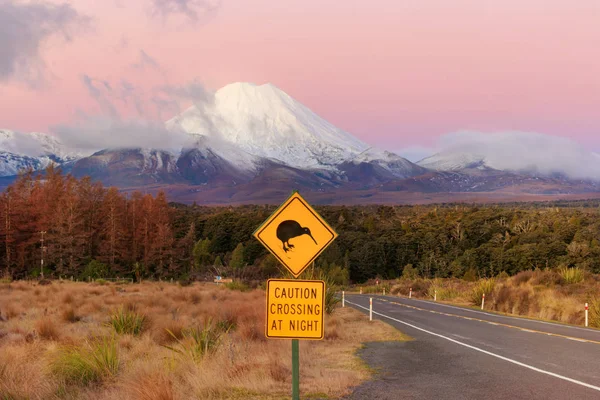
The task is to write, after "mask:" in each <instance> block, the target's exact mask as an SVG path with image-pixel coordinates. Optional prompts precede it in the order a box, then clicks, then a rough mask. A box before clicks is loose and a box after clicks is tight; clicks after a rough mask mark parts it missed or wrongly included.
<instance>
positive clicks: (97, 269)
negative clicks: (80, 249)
mask: <svg viewBox="0 0 600 400" xmlns="http://www.w3.org/2000/svg"><path fill="white" fill-rule="evenodd" d="M107 275H108V267H107V266H106V264H103V263H101V262H100V261H98V260H92V261H90V262H89V263H88V265H86V267H85V269H84V270H83V272H82V274H81V276H80V278H81V279H83V280H86V281H87V280H88V279H97V278H101V277H103V276H107Z"/></svg>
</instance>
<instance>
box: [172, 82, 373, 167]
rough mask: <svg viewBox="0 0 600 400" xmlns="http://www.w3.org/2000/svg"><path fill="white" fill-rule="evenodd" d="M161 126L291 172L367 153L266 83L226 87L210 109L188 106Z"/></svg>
mask: <svg viewBox="0 0 600 400" xmlns="http://www.w3.org/2000/svg"><path fill="white" fill-rule="evenodd" d="M167 127H168V128H170V129H174V128H181V129H183V130H184V131H186V132H189V133H196V134H202V135H205V136H207V137H209V138H212V139H217V140H218V141H220V142H228V143H231V144H233V145H235V146H236V147H238V148H240V149H242V150H243V151H245V152H247V153H249V154H252V155H254V156H257V157H262V158H271V159H276V160H279V161H281V162H284V163H285V164H287V165H289V166H292V167H297V168H325V169H332V168H335V166H336V165H337V164H339V163H342V162H344V161H346V160H348V159H350V158H352V157H353V156H356V155H358V154H360V153H361V152H363V151H364V150H366V149H367V148H368V146H367V145H366V144H365V143H363V142H361V141H360V140H358V139H357V138H355V137H353V136H352V135H350V134H349V133H347V132H344V131H343V130H341V129H339V128H336V127H335V126H334V125H332V124H330V123H329V122H327V121H325V120H324V119H323V118H321V117H319V116H318V115H317V114H315V113H314V112H313V111H311V110H310V109H308V108H307V107H306V106H304V105H303V104H301V103H299V102H298V101H296V100H295V99H293V98H292V97H291V96H289V95H288V94H286V93H285V92H283V91H282V90H280V89H279V88H277V87H276V86H274V85H272V84H264V85H255V84H252V83H233V84H230V85H227V86H225V87H223V88H221V89H220V90H218V91H217V92H216V93H215V96H214V102H213V103H212V104H210V105H207V106H205V107H203V108H199V107H197V106H192V107H190V108H189V109H188V110H186V111H184V112H183V113H182V114H180V115H178V116H176V117H174V118H172V119H171V120H169V121H167Z"/></svg>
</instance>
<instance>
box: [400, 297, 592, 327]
mask: <svg viewBox="0 0 600 400" xmlns="http://www.w3.org/2000/svg"><path fill="white" fill-rule="evenodd" d="M395 299H396V300H398V299H400V300H410V301H414V302H422V303H427V304H433V305H436V306H441V307H448V308H455V309H457V310H462V311H468V312H472V313H475V314H483V315H488V316H490V317H497V318H506V319H514V320H517V321H527V322H535V323H538V324H544V325H552V326H557V327H561V328H569V329H577V330H579V331H585V332H590V333H598V334H600V331H597V330H594V329H586V328H581V327H579V326H572V325H563V324H556V323H553V322H546V321H538V320H537V319H529V318H519V317H511V316H510V315H500V314H493V313H488V312H484V311H478V310H471V309H470V308H465V307H456V306H451V305H449V304H443V303H434V302H432V301H427V300H419V299H408V298H406V297H397V298H395Z"/></svg>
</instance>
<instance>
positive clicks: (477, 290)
mask: <svg viewBox="0 0 600 400" xmlns="http://www.w3.org/2000/svg"><path fill="white" fill-rule="evenodd" d="M495 287H496V281H495V280H494V279H482V280H480V281H479V282H477V285H476V286H475V287H474V288H473V290H472V291H471V297H470V300H471V304H474V305H479V304H481V298H482V297H483V294H484V293H485V294H486V295H488V296H489V295H490V294H492V293H493V292H494V288H495Z"/></svg>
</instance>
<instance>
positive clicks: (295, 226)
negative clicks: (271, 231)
mask: <svg viewBox="0 0 600 400" xmlns="http://www.w3.org/2000/svg"><path fill="white" fill-rule="evenodd" d="M302 235H308V236H310V238H311V239H312V240H313V242H315V244H317V241H316V240H315V238H314V237H312V234H311V233H310V229H308V228H306V227H303V226H300V224H299V223H298V222H297V221H293V220H287V221H283V222H282V223H280V224H279V226H278V227H277V239H279V240H281V244H282V245H283V251H285V252H286V253H287V252H288V251H289V250H290V249H293V248H294V245H293V244H290V239H292V238H295V237H297V236H302Z"/></svg>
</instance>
